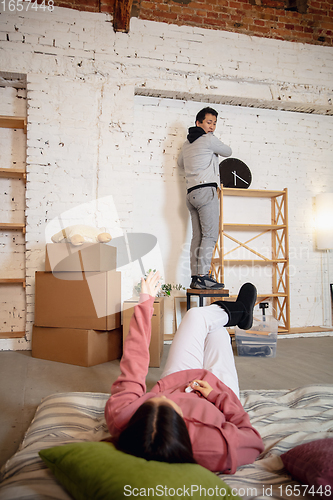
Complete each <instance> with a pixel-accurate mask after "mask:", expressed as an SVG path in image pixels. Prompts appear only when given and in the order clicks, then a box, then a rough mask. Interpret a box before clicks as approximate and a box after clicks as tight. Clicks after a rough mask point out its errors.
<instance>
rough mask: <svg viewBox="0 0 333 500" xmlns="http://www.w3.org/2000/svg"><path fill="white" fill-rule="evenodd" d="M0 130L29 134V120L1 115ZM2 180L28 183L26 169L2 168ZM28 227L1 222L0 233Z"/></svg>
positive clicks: (4, 335) (8, 335)
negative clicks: (17, 130)
mask: <svg viewBox="0 0 333 500" xmlns="http://www.w3.org/2000/svg"><path fill="white" fill-rule="evenodd" d="M0 128H10V129H23V131H24V133H25V134H26V133H27V119H26V118H25V117H17V116H3V115H0ZM0 178H7V179H22V180H23V181H24V182H25V181H26V171H25V170H24V169H15V168H0ZM25 230H26V226H25V224H20V223H8V222H0V231H22V232H23V234H25ZM15 284H17V285H21V286H23V288H24V289H25V285H26V282H25V279H24V278H1V279H0V285H15ZM24 337H25V332H22V331H20V332H0V339H13V338H24Z"/></svg>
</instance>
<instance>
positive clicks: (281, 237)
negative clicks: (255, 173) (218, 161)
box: [212, 186, 290, 333]
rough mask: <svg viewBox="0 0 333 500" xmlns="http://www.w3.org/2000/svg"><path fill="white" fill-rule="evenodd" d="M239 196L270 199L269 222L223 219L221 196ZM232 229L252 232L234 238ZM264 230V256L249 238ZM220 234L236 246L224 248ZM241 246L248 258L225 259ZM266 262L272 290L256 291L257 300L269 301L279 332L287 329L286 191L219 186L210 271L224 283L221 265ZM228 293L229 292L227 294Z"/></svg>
mask: <svg viewBox="0 0 333 500" xmlns="http://www.w3.org/2000/svg"><path fill="white" fill-rule="evenodd" d="M225 196H239V197H252V198H268V199H270V210H271V224H235V223H231V222H225V219H226V215H225V213H224V197H225ZM232 231H242V232H243V231H246V232H248V231H249V232H253V233H254V235H253V236H252V237H251V238H250V239H248V240H247V241H240V240H239V239H237V238H235V237H234V236H233V235H232V234H231V232H232ZM265 233H271V249H272V254H271V258H267V257H266V256H264V255H262V254H261V253H260V252H258V251H257V250H255V249H254V248H253V246H251V245H252V242H253V241H254V240H256V239H257V238H258V237H260V236H262V235H263V234H265ZM224 238H228V239H229V240H231V241H233V242H234V243H236V245H237V246H236V248H234V249H233V250H231V251H229V252H227V253H226V252H225V245H224ZM240 248H243V249H245V250H247V251H249V252H251V253H252V254H254V256H255V257H254V258H253V260H251V259H229V258H228V259H226V255H227V254H228V256H229V254H230V253H232V252H233V251H235V250H238V249H240ZM244 265H247V266H253V265H269V266H272V269H273V280H272V291H271V292H270V293H266V294H265V293H261V292H260V291H259V293H258V299H257V303H259V302H263V301H265V300H268V299H272V301H273V310H274V312H275V317H276V318H277V320H278V321H279V332H281V333H282V332H283V333H286V332H289V330H290V298H289V294H290V290H289V237H288V191H287V189H284V190H283V191H272V190H261V189H235V188H224V187H223V186H221V193H220V234H219V238H218V241H217V243H216V245H215V249H214V252H213V259H212V271H213V273H214V275H215V277H216V279H217V281H219V282H221V283H225V280H224V272H225V266H244ZM231 297H232V296H231Z"/></svg>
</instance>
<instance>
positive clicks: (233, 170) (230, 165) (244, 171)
mask: <svg viewBox="0 0 333 500" xmlns="http://www.w3.org/2000/svg"><path fill="white" fill-rule="evenodd" d="M220 179H221V184H223V187H228V188H240V189H247V188H248V187H250V184H251V182H252V175H251V171H250V169H249V167H248V166H247V165H246V164H245V163H244V162H243V161H241V160H237V158H227V159H226V160H223V161H221V163H220Z"/></svg>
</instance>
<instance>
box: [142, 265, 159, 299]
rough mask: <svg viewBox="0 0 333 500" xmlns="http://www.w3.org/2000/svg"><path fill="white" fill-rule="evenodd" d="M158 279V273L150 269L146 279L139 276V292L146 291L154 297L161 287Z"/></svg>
mask: <svg viewBox="0 0 333 500" xmlns="http://www.w3.org/2000/svg"><path fill="white" fill-rule="evenodd" d="M159 279H160V273H159V272H158V271H157V272H156V273H154V272H153V271H150V273H149V274H148V276H147V278H146V279H144V278H141V293H147V294H148V295H151V296H152V297H156V295H157V293H158V292H159V290H160V288H161V284H160V283H159Z"/></svg>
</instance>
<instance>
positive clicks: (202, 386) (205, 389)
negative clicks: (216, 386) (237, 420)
mask: <svg viewBox="0 0 333 500" xmlns="http://www.w3.org/2000/svg"><path fill="white" fill-rule="evenodd" d="M193 382H196V383H197V384H199V385H194V383H193ZM193 382H191V383H190V386H191V387H192V389H193V390H194V391H196V392H200V394H201V395H202V396H203V397H204V398H208V396H209V394H210V393H211V392H212V390H213V388H212V387H211V386H210V385H209V383H208V382H206V381H205V380H193Z"/></svg>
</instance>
